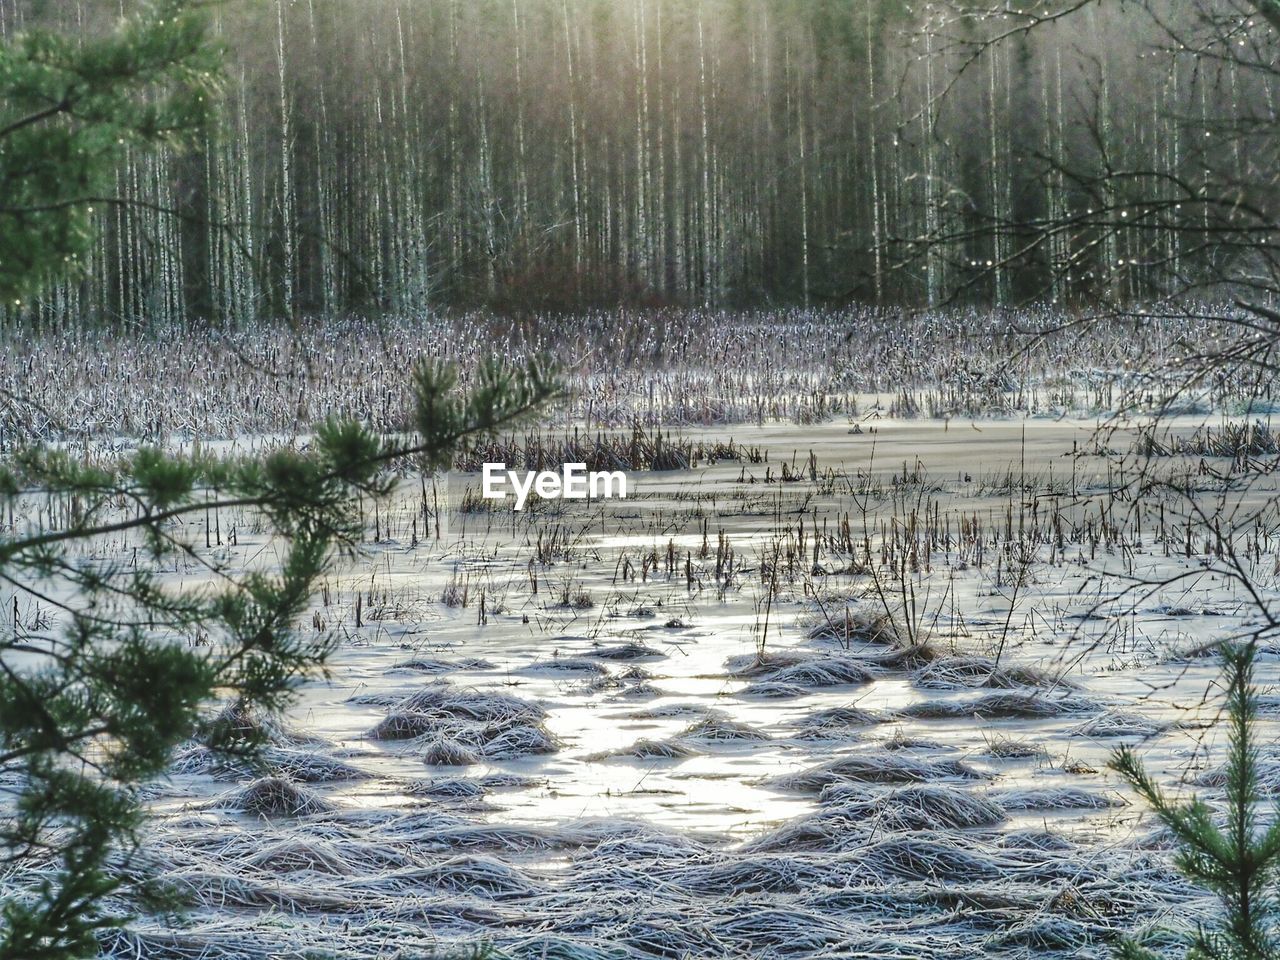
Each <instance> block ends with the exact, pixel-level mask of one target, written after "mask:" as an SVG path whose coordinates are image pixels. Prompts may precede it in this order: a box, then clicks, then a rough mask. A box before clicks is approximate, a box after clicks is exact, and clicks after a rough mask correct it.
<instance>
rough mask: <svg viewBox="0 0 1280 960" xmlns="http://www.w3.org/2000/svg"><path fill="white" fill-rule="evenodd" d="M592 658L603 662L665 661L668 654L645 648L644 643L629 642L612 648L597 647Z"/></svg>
mask: <svg viewBox="0 0 1280 960" xmlns="http://www.w3.org/2000/svg"><path fill="white" fill-rule="evenodd" d="M591 656H593V657H599V658H600V659H601V660H622V661H631V660H664V659H666V656H667V655H666V654H665V653H662V652H661V651H660V650H655V649H653V647H648V646H645V645H644V644H643V643H637V642H635V641H628V642H626V643H620V644H614V645H612V646H604V647H597V648H596V649H595V650H592V651H591Z"/></svg>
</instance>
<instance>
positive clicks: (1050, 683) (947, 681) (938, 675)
mask: <svg viewBox="0 0 1280 960" xmlns="http://www.w3.org/2000/svg"><path fill="white" fill-rule="evenodd" d="M911 682H912V683H914V684H915V685H916V686H918V687H924V688H926V689H933V690H951V689H956V688H961V687H1000V688H1006V689H1007V688H1017V687H1046V688H1055V687H1073V686H1074V684H1071V683H1068V682H1066V681H1065V680H1064V679H1063V678H1061V677H1058V676H1055V675H1052V674H1050V673H1047V672H1045V671H1042V670H1038V669H1036V668H1035V667H1028V666H1022V665H1009V666H1000V665H999V664H998V663H997V662H996V661H995V660H992V659H990V658H988V657H977V656H964V657H939V658H938V659H936V660H933V661H932V662H930V663H927V664H925V665H924V666H923V667H920V668H919V669H918V670H916V671H915V673H913V674H912V676H911Z"/></svg>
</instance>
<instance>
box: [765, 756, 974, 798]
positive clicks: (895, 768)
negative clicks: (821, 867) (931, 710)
mask: <svg viewBox="0 0 1280 960" xmlns="http://www.w3.org/2000/svg"><path fill="white" fill-rule="evenodd" d="M985 779H989V776H988V775H987V774H985V773H983V772H981V771H980V770H976V769H975V768H973V767H971V766H969V765H968V764H965V763H963V762H961V761H959V760H948V759H942V760H934V759H928V758H924V757H914V756H910V755H908V754H904V753H900V752H898V753H894V752H889V751H866V752H862V753H850V754H846V755H845V756H843V757H839V758H837V759H835V760H830V761H828V762H826V763H824V764H820V765H819V766H816V767H811V768H809V769H808V770H803V771H801V772H800V773H794V774H788V775H786V776H782V777H778V778H776V779H774V780H773V781H772V782H771V783H772V786H774V788H775V789H779V790H794V791H800V792H808V793H817V792H820V791H821V790H823V789H824V788H826V787H829V786H831V785H832V784H838V783H849V782H855V783H883V784H904V783H935V782H938V781H946V780H985Z"/></svg>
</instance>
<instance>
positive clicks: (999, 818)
mask: <svg viewBox="0 0 1280 960" xmlns="http://www.w3.org/2000/svg"><path fill="white" fill-rule="evenodd" d="M819 802H821V803H822V804H823V805H824V806H826V807H828V808H833V807H836V808H839V810H840V813H841V814H842V815H845V816H847V817H849V818H850V819H874V821H875V825H876V827H877V828H883V829H887V830H938V829H947V830H969V829H973V828H975V827H989V826H995V825H996V824H999V823H1003V822H1004V821H1005V819H1006V815H1005V812H1004V810H1003V809H1002V808H1001V807H1000V805H999V804H998V803H995V802H994V801H992V800H991V799H989V798H988V797H983V796H978V795H977V794H974V793H972V792H970V791H968V790H960V789H957V788H956V787H952V786H946V785H942V784H921V785H919V786H906V787H901V788H899V789H895V790H891V791H889V792H887V793H876V794H870V793H869V792H868V790H867V788H866V787H864V786H862V785H856V784H837V785H833V786H830V787H828V788H826V789H825V790H823V791H822V793H821V794H820V796H819Z"/></svg>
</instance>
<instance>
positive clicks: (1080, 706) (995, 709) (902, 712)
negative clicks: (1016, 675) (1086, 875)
mask: <svg viewBox="0 0 1280 960" xmlns="http://www.w3.org/2000/svg"><path fill="white" fill-rule="evenodd" d="M1096 709H1097V705H1096V704H1094V703H1093V702H1092V701H1091V700H1087V699H1085V698H1083V697H1069V696H1063V697H1059V696H1048V695H1046V694H1043V693H1029V692H1024V691H1010V692H1008V693H989V694H985V695H983V696H981V697H978V698H976V699H972V700H970V699H964V700H922V701H920V702H918V703H912V704H908V705H907V706H905V707H902V708H901V709H899V710H898V711H897V714H896V715H897V716H900V717H910V718H913V719H916V720H953V719H959V718H963V717H978V718H980V719H983V720H1036V719H1043V718H1046V717H1061V716H1067V715H1070V714H1073V713H1083V712H1086V711H1089V710H1096Z"/></svg>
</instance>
